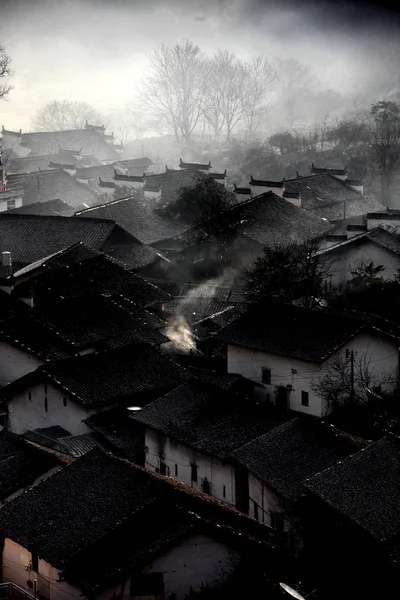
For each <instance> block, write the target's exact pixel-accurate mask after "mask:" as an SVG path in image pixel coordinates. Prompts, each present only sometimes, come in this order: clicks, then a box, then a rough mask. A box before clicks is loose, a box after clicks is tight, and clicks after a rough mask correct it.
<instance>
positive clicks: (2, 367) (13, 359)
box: [0, 342, 43, 386]
mask: <svg viewBox="0 0 400 600" xmlns="http://www.w3.org/2000/svg"><path fill="white" fill-rule="evenodd" d="M42 364H43V361H41V360H39V359H38V358H36V357H35V356H33V354H30V353H29V352H27V351H25V350H20V349H19V348H17V347H16V346H12V345H11V344H9V343H8V342H0V385H2V386H3V385H6V384H7V383H11V381H15V380H16V379H19V378H20V377H22V376H23V375H26V374H27V373H30V372H31V371H34V370H35V369H37V368H38V367H40V365H42Z"/></svg>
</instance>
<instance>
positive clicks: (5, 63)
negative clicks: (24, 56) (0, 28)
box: [0, 43, 12, 100]
mask: <svg viewBox="0 0 400 600" xmlns="http://www.w3.org/2000/svg"><path fill="white" fill-rule="evenodd" d="M11 75H12V70H11V58H10V57H9V56H8V54H7V53H6V49H5V47H4V46H3V45H2V44H1V43H0V100H6V99H7V97H8V94H9V93H10V92H11V90H12V85H11V84H10V81H9V78H10V77H11Z"/></svg>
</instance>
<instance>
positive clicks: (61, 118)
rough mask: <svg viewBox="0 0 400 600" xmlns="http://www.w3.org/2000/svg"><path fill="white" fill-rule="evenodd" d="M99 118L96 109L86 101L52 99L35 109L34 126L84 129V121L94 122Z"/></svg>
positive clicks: (56, 128) (52, 128)
mask: <svg viewBox="0 0 400 600" xmlns="http://www.w3.org/2000/svg"><path fill="white" fill-rule="evenodd" d="M99 119H100V116H99V113H98V112H97V111H96V109H95V108H93V106H91V105H90V104H87V103H86V102H78V101H72V100H53V101H52V102H49V103H48V104H45V106H43V107H42V108H40V109H39V110H38V111H37V113H36V115H35V118H34V127H35V129H36V130H37V131H65V130H67V129H84V127H85V123H86V121H88V122H89V123H92V124H96V123H98V122H99Z"/></svg>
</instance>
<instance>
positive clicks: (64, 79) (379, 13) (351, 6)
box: [0, 0, 400, 130]
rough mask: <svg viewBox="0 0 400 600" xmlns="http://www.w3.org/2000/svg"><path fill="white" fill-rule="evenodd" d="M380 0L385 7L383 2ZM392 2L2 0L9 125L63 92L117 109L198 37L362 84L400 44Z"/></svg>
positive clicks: (24, 120) (337, 83)
mask: <svg viewBox="0 0 400 600" xmlns="http://www.w3.org/2000/svg"><path fill="white" fill-rule="evenodd" d="M378 6H379V7H380V8H378ZM383 6H384V3H382V2H381V3H379V4H378V3H374V2H369V3H366V2H362V3H361V2H344V1H343V2H333V1H330V2H327V1H325V0H318V1H317V2H316V1H313V2H311V1H308V0H301V1H297V2H296V1H295V0H291V1H288V0H280V1H279V2H273V1H264V2H263V1H261V0H213V1H211V0H172V1H169V0H160V1H159V0H146V1H141V0H112V1H111V0H0V41H1V42H2V43H3V44H4V45H5V46H6V48H7V51H8V53H9V54H10V56H11V57H12V59H13V67H14V71H15V75H14V79H13V83H14V86H15V87H14V90H13V92H12V94H11V95H10V98H9V100H8V101H7V102H2V103H0V117H1V119H0V121H1V123H0V124H4V126H5V127H6V128H10V129H11V128H18V129H19V128H22V129H23V130H27V129H29V127H30V125H31V121H32V117H33V115H34V113H35V111H36V109H37V108H39V107H40V106H41V105H43V104H44V103H46V102H47V101H50V100H54V99H71V100H84V101H86V102H89V103H90V104H92V105H94V106H95V107H96V108H97V109H99V110H100V111H103V112H107V111H109V110H110V109H114V108H115V109H116V110H117V109H118V108H119V107H123V106H124V105H125V104H126V103H129V102H131V101H132V99H133V98H134V93H135V87H136V86H137V85H138V82H139V81H140V78H141V77H143V76H145V65H146V53H148V52H149V51H151V50H152V49H153V48H154V47H155V46H157V45H158V44H159V43H161V42H167V43H169V42H175V41H179V40H181V39H182V38H184V37H188V38H190V39H193V40H194V41H195V42H197V43H198V44H199V45H200V46H201V47H202V48H203V49H204V50H205V51H207V52H212V51H214V50H215V49H217V48H229V49H230V50H233V51H235V52H237V53H238V54H239V55H241V56H243V57H250V56H252V55H256V54H260V53H263V54H266V55H267V56H271V57H273V56H295V57H296V58H297V59H298V60H302V61H304V62H306V63H307V64H309V65H310V66H312V67H313V68H314V69H315V71H316V73H317V75H318V76H319V77H320V79H321V80H322V81H323V83H324V85H325V86H326V87H332V88H334V89H338V90H343V91H346V92H348V91H350V92H351V91H355V90H356V89H357V88H358V87H360V86H362V85H363V82H364V80H365V79H366V75H368V74H369V75H371V73H373V69H374V68H378V69H379V68H382V62H383V63H384V62H385V59H384V58H383V57H385V56H386V54H385V53H386V52H387V51H391V49H393V46H397V45H398V44H399V43H400V42H399V41H400V26H399V14H398V13H397V12H395V11H390V10H389V9H387V8H383Z"/></svg>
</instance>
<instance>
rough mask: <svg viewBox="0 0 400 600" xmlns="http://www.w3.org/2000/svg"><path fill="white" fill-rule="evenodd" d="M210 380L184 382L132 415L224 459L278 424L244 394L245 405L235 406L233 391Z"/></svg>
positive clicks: (190, 444)
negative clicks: (244, 406)
mask: <svg viewBox="0 0 400 600" xmlns="http://www.w3.org/2000/svg"><path fill="white" fill-rule="evenodd" d="M211 381H212V380H211ZM211 381H206V380H203V381H189V382H187V383H184V384H183V385H181V386H180V387H179V388H176V389H175V390H173V391H172V392H169V393H168V394H167V395H166V396H163V397H162V398H159V399H157V400H154V402H151V403H150V404H148V405H147V406H146V407H144V408H142V409H141V410H139V411H137V412H135V413H133V414H132V417H131V418H132V419H133V420H135V421H136V422H137V423H141V424H142V425H146V426H147V427H150V428H151V429H155V430H156V431H159V432H161V433H163V434H164V435H166V436H168V437H170V438H172V439H174V440H176V441H178V442H180V443H181V444H183V445H185V446H189V447H191V448H195V449H196V450H198V451H199V452H203V453H205V454H211V455H212V456H215V457H217V458H220V459H221V460H226V459H227V458H228V457H229V456H230V454H231V453H232V452H234V451H235V450H236V449H237V448H239V447H240V446H242V445H243V444H245V443H246V442H248V441H249V440H251V439H254V437H256V436H257V435H261V434H262V433H265V432H266V431H269V430H270V429H271V428H272V427H274V426H275V425H276V421H273V420H271V419H268V418H266V417H265V416H263V414H262V413H260V411H257V410H256V409H255V407H253V409H251V408H250V407H249V403H248V402H245V400H244V397H243V399H242V401H241V403H242V404H243V402H245V404H246V409H245V410H243V409H240V408H239V406H238V405H236V406H235V404H234V402H233V395H232V393H231V392H229V393H228V392H225V393H224V390H223V387H222V388H221V386H218V385H217V386H215V385H212V383H211ZM239 404H240V401H239ZM242 408H243V407H242Z"/></svg>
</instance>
